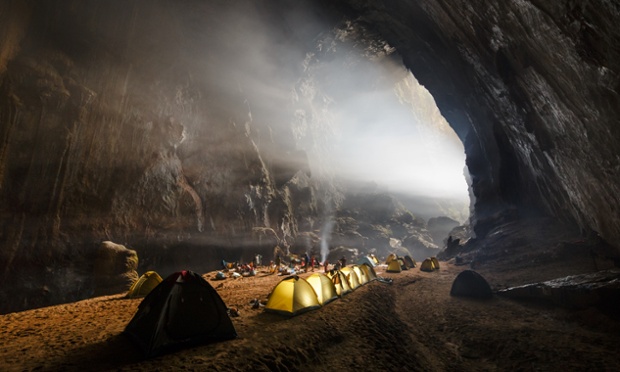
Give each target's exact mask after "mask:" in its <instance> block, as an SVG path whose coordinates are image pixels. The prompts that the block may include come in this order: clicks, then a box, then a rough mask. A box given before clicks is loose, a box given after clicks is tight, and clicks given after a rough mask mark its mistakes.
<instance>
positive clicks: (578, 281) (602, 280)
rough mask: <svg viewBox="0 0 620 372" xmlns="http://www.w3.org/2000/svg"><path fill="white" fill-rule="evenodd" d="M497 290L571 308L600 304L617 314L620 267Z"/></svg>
mask: <svg viewBox="0 0 620 372" xmlns="http://www.w3.org/2000/svg"><path fill="white" fill-rule="evenodd" d="M497 294H498V295H500V296H503V297H508V298H513V299H518V300H525V301H535V302H544V303H552V304H554V305H557V306H562V307H567V308H571V309H587V308H589V307H598V308H600V309H602V310H605V311H608V312H609V313H610V314H614V315H616V314H617V312H618V310H620V270H618V269H613V270H604V271H599V272H595V273H592V274H582V275H572V276H568V277H564V278H557V279H554V280H549V281H546V282H541V283H532V284H526V285H523V286H519V287H511V288H506V289H502V290H500V291H498V292H497Z"/></svg>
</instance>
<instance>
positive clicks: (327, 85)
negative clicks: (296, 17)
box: [296, 22, 470, 223]
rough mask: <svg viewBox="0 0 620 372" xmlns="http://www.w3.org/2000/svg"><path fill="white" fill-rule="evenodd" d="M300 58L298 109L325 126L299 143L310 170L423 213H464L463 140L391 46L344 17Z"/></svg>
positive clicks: (457, 216) (466, 203)
mask: <svg viewBox="0 0 620 372" xmlns="http://www.w3.org/2000/svg"><path fill="white" fill-rule="evenodd" d="M303 65H304V67H305V68H304V73H303V74H302V77H301V78H300V79H299V81H298V83H297V85H296V93H297V95H298V96H301V97H302V99H300V102H302V103H301V104H300V107H299V108H298V113H299V112H301V116H302V117H303V118H304V120H306V121H307V120H308V117H312V121H313V122H314V124H315V125H316V127H317V130H321V131H322V133H321V134H320V135H314V136H312V138H313V141H314V142H313V143H305V144H304V143H303V141H301V144H300V145H301V146H302V147H304V148H305V150H306V152H307V153H308V155H309V161H310V165H311V168H312V172H313V174H323V175H324V176H329V177H334V178H335V179H336V180H337V181H339V182H340V184H342V185H343V186H344V187H345V189H348V190H349V191H351V190H353V191H355V190H358V191H362V190H365V191H371V192H387V193H390V194H392V195H394V196H395V197H396V198H397V199H398V200H399V201H401V202H402V203H403V204H404V205H405V207H407V208H408V209H409V210H410V211H411V212H412V213H413V214H414V215H417V216H420V217H423V218H425V219H428V218H431V217H437V216H448V217H451V218H453V219H455V220H457V221H459V222H460V223H465V222H466V221H467V220H468V218H469V206H470V195H469V191H468V177H469V173H468V172H467V168H466V166H465V152H464V148H463V143H462V142H461V140H460V139H459V138H458V137H457V135H456V133H455V132H454V130H453V129H452V128H451V127H450V125H449V124H448V123H447V122H446V120H445V119H444V118H443V116H442V115H441V113H440V112H439V109H438V108H437V106H436V104H435V101H434V99H433V97H432V96H431V94H430V93H429V92H428V91H427V90H426V89H425V88H424V87H423V86H421V85H420V84H419V83H418V81H417V80H416V79H415V77H414V76H413V74H412V73H411V72H410V71H408V70H407V69H406V68H405V67H404V65H403V62H402V59H401V57H400V56H399V55H398V53H397V51H396V50H394V48H392V47H390V46H389V45H388V44H387V43H386V42H384V41H382V40H381V39H380V38H378V36H377V35H373V34H371V33H369V32H368V31H366V30H365V29H364V28H362V27H361V26H359V25H356V24H355V23H352V22H347V23H344V24H343V25H342V27H339V28H336V29H334V30H333V31H332V32H330V33H326V34H324V35H323V36H322V37H321V38H319V39H317V41H316V44H315V45H314V50H312V51H310V52H308V53H307V54H306V58H305V60H304V63H303ZM310 87H311V88H310ZM303 98H305V101H304V99H303ZM304 104H305V107H304ZM308 113H311V114H308ZM317 123H318V125H317ZM304 125H306V126H307V125H308V123H307V122H305V123H304ZM321 136H322V137H324V138H326V139H325V140H324V141H323V142H322V143H321V146H318V147H317V143H316V138H318V137H321Z"/></svg>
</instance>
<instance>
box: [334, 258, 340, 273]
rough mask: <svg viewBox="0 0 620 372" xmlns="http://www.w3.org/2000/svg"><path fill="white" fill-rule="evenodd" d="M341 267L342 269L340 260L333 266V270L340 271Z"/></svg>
mask: <svg viewBox="0 0 620 372" xmlns="http://www.w3.org/2000/svg"><path fill="white" fill-rule="evenodd" d="M341 267H342V261H340V260H338V261H336V263H335V264H334V270H335V271H338V270H340V268H341Z"/></svg>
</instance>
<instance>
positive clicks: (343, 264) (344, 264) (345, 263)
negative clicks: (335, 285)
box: [340, 256, 347, 267]
mask: <svg viewBox="0 0 620 372" xmlns="http://www.w3.org/2000/svg"><path fill="white" fill-rule="evenodd" d="M340 262H341V264H342V267H346V266H347V259H346V258H344V256H342V258H341V259H340Z"/></svg>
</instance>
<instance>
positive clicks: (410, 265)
mask: <svg viewBox="0 0 620 372" xmlns="http://www.w3.org/2000/svg"><path fill="white" fill-rule="evenodd" d="M403 261H405V264H406V265H407V267H408V268H410V269H412V268H414V267H415V266H416V262H415V260H414V259H413V258H411V256H405V257H403Z"/></svg>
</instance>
